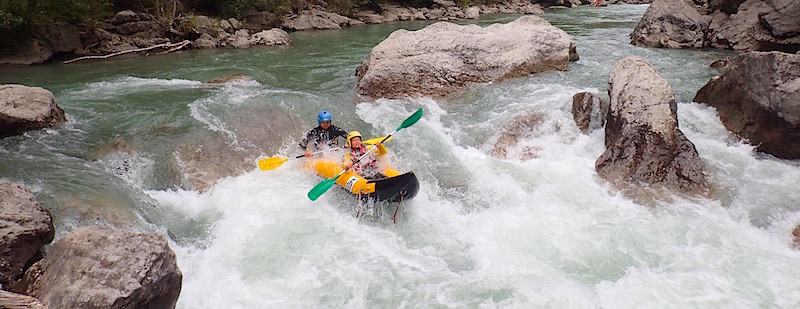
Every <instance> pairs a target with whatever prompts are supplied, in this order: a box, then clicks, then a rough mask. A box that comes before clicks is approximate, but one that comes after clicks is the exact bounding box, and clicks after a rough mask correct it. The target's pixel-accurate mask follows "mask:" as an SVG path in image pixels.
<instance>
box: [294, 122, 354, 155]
mask: <svg viewBox="0 0 800 309" xmlns="http://www.w3.org/2000/svg"><path fill="white" fill-rule="evenodd" d="M331 121H333V116H331V113H330V112H328V111H321V112H319V114H318V115H317V123H318V126H317V127H316V128H313V129H311V131H309V132H308V133H307V134H306V137H305V138H303V140H302V141H300V148H302V149H303V150H304V151H305V156H306V157H311V156H313V154H311V150H310V149H308V148H309V145H308V143H309V142H313V145H314V146H315V147H316V148H317V149H318V150H322V149H324V148H331V147H335V146H337V145H339V140H338V137H341V138H346V137H347V131H345V130H343V129H342V128H339V127H337V126H335V125H333V124H332V123H331Z"/></svg>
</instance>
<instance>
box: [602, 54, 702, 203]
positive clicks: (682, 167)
mask: <svg viewBox="0 0 800 309" xmlns="http://www.w3.org/2000/svg"><path fill="white" fill-rule="evenodd" d="M608 94H609V99H610V106H609V111H608V116H607V117H606V118H607V122H606V131H605V145H606V151H605V152H604V153H603V154H602V155H601V156H600V157H599V158H598V159H597V161H596V162H595V168H596V169H597V174H598V175H599V176H600V177H602V178H604V179H606V180H608V181H610V182H611V183H612V184H613V185H614V186H615V187H617V188H618V189H620V190H622V191H623V192H626V191H631V192H635V191H639V189H640V188H645V187H648V186H651V185H658V186H659V187H664V188H668V189H677V190H679V191H681V192H686V193H690V194H705V193H708V185H707V183H706V179H705V172H704V169H705V167H704V164H703V162H702V161H701V160H700V157H699V156H698V154H697V150H696V149H695V147H694V144H692V142H691V141H689V140H688V139H687V138H686V136H684V134H683V132H681V130H680V129H679V128H678V118H677V109H678V107H677V101H676V99H675V94H674V92H673V91H672V87H670V86H669V84H668V83H667V81H666V80H664V78H662V77H661V75H660V74H658V72H657V71H656V69H655V68H654V67H653V66H652V65H651V64H650V63H649V62H648V61H647V60H645V59H644V58H641V57H637V56H629V57H626V58H623V59H622V60H620V61H619V62H617V63H616V64H615V65H614V67H612V69H611V73H610V74H609V77H608ZM629 189H633V190H629Z"/></svg>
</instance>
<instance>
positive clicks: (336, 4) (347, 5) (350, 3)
mask: <svg viewBox="0 0 800 309" xmlns="http://www.w3.org/2000/svg"><path fill="white" fill-rule="evenodd" d="M368 2H369V0H329V1H328V10H329V11H330V12H333V13H336V14H339V15H343V16H353V14H354V13H355V11H356V9H358V8H359V7H361V6H363V5H366V4H367V3H368Z"/></svg>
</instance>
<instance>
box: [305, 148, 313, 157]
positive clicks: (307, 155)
mask: <svg viewBox="0 0 800 309" xmlns="http://www.w3.org/2000/svg"><path fill="white" fill-rule="evenodd" d="M313 156H314V154H312V153H311V150H308V149H306V157H313Z"/></svg>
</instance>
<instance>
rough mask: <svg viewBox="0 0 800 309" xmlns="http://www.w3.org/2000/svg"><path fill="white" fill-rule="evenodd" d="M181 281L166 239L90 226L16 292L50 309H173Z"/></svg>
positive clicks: (56, 249)
mask: <svg viewBox="0 0 800 309" xmlns="http://www.w3.org/2000/svg"><path fill="white" fill-rule="evenodd" d="M181 279H182V274H181V271H180V269H178V265H177V261H176V259H175V253H174V252H173V251H172V249H170V247H169V243H168V242H167V239H166V238H165V237H164V236H163V235H162V234H159V233H135V232H129V231H122V230H115V229H111V228H106V227H99V226H91V227H82V228H78V229H76V230H74V231H72V232H70V233H69V234H67V235H66V236H64V237H63V238H61V239H60V240H58V241H57V242H56V243H55V244H53V246H52V247H51V248H50V250H49V252H48V253H47V256H46V257H45V258H44V259H42V260H40V261H39V262H37V263H36V264H34V265H33V266H32V267H31V268H30V269H28V271H27V272H25V276H24V278H23V280H22V281H21V282H20V284H19V285H18V286H17V288H18V289H24V291H20V292H24V293H25V294H27V295H31V296H33V297H36V298H38V299H39V300H40V301H41V302H42V303H43V304H44V305H46V306H47V307H49V308H87V309H89V308H174V307H175V303H176V302H177V300H178V295H179V293H180V290H181Z"/></svg>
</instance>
